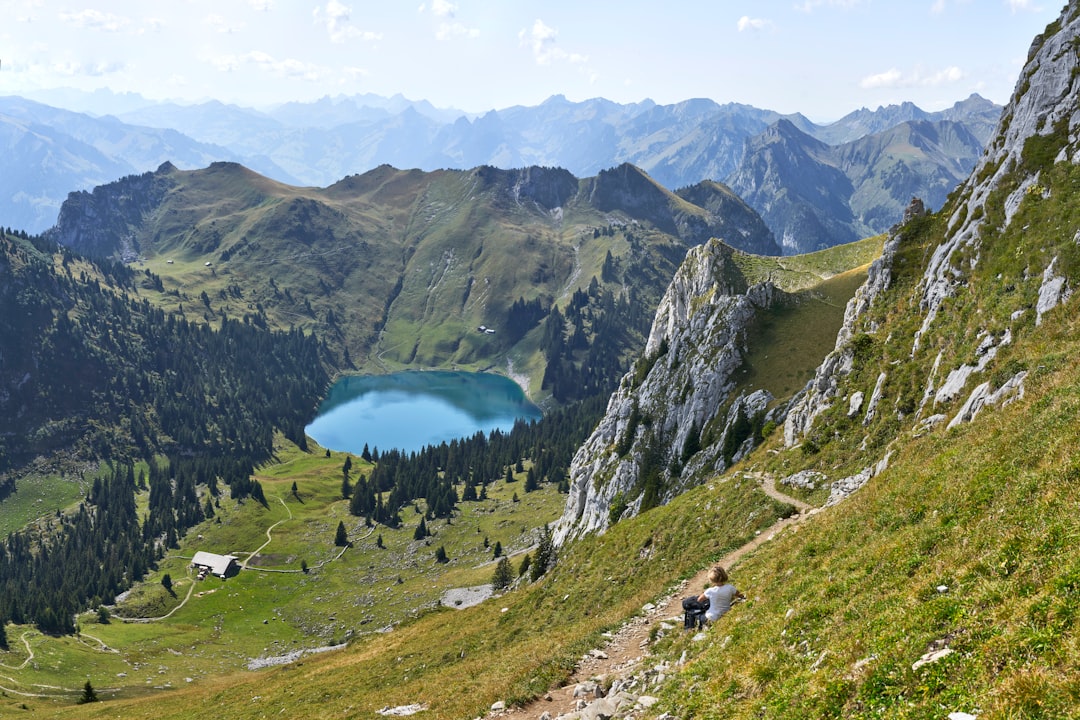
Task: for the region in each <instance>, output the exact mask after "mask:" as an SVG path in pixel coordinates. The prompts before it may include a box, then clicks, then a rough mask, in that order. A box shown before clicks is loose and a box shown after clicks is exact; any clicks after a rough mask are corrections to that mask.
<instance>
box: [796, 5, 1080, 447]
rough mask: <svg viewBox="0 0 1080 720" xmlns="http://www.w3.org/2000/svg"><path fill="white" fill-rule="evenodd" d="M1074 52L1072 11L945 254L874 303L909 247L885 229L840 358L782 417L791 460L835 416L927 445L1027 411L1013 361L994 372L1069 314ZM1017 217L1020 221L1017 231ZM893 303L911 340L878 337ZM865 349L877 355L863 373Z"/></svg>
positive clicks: (1079, 65)
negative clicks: (1060, 314)
mask: <svg viewBox="0 0 1080 720" xmlns="http://www.w3.org/2000/svg"><path fill="white" fill-rule="evenodd" d="M1078 41H1080V5H1078V4H1077V3H1075V2H1073V3H1070V5H1069V6H1068V7H1067V8H1066V9H1065V11H1064V13H1063V15H1062V18H1061V20H1060V21H1058V22H1056V23H1053V24H1052V25H1051V26H1050V27H1049V28H1048V29H1047V32H1046V33H1045V34H1044V35H1042V36H1039V37H1038V38H1036V40H1035V42H1034V44H1033V45H1032V48H1031V51H1030V53H1029V59H1028V63H1027V66H1026V67H1025V69H1024V71H1023V73H1022V74H1021V77H1020V80H1019V83H1018V85H1017V89H1016V92H1015V93H1014V96H1013V98H1012V100H1011V101H1010V103H1009V104H1008V106H1007V107H1006V108H1005V111H1004V113H1003V115H1002V117H1001V120H1000V122H999V124H998V128H997V132H996V134H995V136H994V139H993V140H992V141H991V143H990V146H989V148H988V150H987V152H986V154H985V155H984V156H983V158H982V159H981V160H980V161H979V163H978V165H977V166H976V167H975V169H974V170H973V172H972V173H971V175H970V177H969V178H968V179H967V180H966V181H965V182H964V183H963V184H962V185H961V186H960V188H959V191H958V192H957V194H956V199H955V201H954V202H953V203H952V204H951V205H949V206H948V207H947V208H946V211H947V215H944V216H943V217H941V218H938V219H936V220H937V221H938V222H939V223H940V224H941V225H942V226H943V229H944V240H943V241H941V242H940V243H939V244H937V245H935V246H933V247H930V248H928V249H927V250H926V251H925V252H926V256H927V257H928V260H926V261H925V262H926V265H925V269H924V270H922V272H921V277H919V278H918V279H917V281H916V282H913V283H911V287H910V288H909V289H907V290H904V291H903V294H902V295H899V296H895V297H891V298H889V299H888V301H887V302H886V303H882V302H880V299H881V297H882V296H883V295H885V294H886V293H887V292H888V290H889V286H890V281H891V278H892V272H893V270H894V269H895V268H893V263H894V259H895V258H896V256H897V255H898V252H902V241H903V237H904V235H905V233H906V232H908V231H911V232H913V233H914V234H916V235H917V234H918V229H917V228H908V227H906V226H905V227H897V228H894V230H893V234H892V235H891V237H890V239H889V242H888V243H887V244H886V249H885V253H884V255H883V257H882V258H881V259H880V260H879V261H878V262H877V263H875V264H874V267H873V268H872V269H871V272H870V279H869V280H868V281H867V284H866V286H864V287H863V288H862V289H861V290H860V291H859V293H858V295H857V296H856V298H855V299H854V300H852V302H851V303H850V305H849V307H848V317H847V318H846V321H845V324H844V328H843V329H842V330H841V332H840V335H839V336H838V338H837V343H836V349H835V350H834V352H833V353H831V354H830V355H829V356H828V357H827V358H826V360H825V361H824V363H822V365H821V366H820V367H819V368H818V371H817V373H816V375H815V377H814V380H813V381H812V382H811V383H810V384H809V385H808V386H807V387H806V389H805V390H804V391H803V392H802V393H801V394H800V396H799V397H798V398H797V400H796V401H795V402H794V403H793V404H792V406H791V409H790V412H789V414H788V416H787V418H786V422H785V428H784V439H785V443H786V445H787V446H789V447H790V446H793V445H795V444H797V443H799V442H800V441H802V440H803V439H804V437H805V436H807V435H808V434H809V433H811V431H812V429H813V427H814V424H815V419H816V418H818V417H819V416H821V415H823V414H825V413H827V412H829V413H830V415H832V416H833V417H831V419H830V421H831V422H832V423H833V424H834V425H835V422H836V417H835V416H836V415H838V414H839V413H844V414H846V415H847V417H848V418H849V419H861V420H862V423H861V425H862V426H863V427H865V426H867V425H870V423H872V422H873V420H874V418H875V417H887V418H890V419H891V421H892V422H894V423H895V422H897V421H899V426H898V427H900V428H911V430H912V431H913V432H915V433H925V432H929V431H931V430H932V429H933V428H935V427H937V426H939V425H940V426H942V427H949V428H951V427H955V426H956V425H958V424H961V423H965V422H970V421H972V420H973V419H974V418H975V417H976V415H977V414H978V413H979V412H980V411H981V410H983V409H984V408H986V407H991V406H994V405H1003V404H1006V403H1008V402H1011V401H1012V400H1014V399H1016V398H1020V397H1023V394H1024V382H1025V380H1026V379H1027V377H1028V376H1029V374H1030V369H1029V368H1027V367H1026V366H1025V364H1024V361H1023V360H1021V359H1019V358H1013V359H1011V360H1010V361H1007V362H1003V361H1002V360H1001V358H1002V357H1003V356H1007V355H1008V352H1009V347H1010V346H1011V345H1012V343H1013V339H1014V337H1016V336H1017V335H1018V334H1021V333H1029V332H1032V331H1033V328H1035V327H1038V326H1040V325H1041V324H1042V323H1043V322H1044V318H1045V317H1046V316H1047V313H1049V312H1051V311H1052V310H1053V309H1054V308H1055V307H1057V306H1058V305H1060V304H1062V303H1065V302H1067V301H1068V300H1069V299H1070V297H1071V296H1072V294H1073V289H1074V287H1075V283H1076V280H1075V278H1074V277H1070V274H1069V271H1068V270H1066V269H1065V267H1066V266H1068V267H1073V268H1075V267H1076V265H1075V263H1076V260H1077V246H1078V243H1080V229H1077V227H1075V226H1072V225H1070V224H1069V221H1068V218H1067V215H1068V212H1069V208H1070V207H1071V206H1070V205H1069V202H1070V200H1069V196H1070V193H1071V186H1062V183H1068V182H1069V181H1068V180H1067V179H1065V178H1067V177H1068V175H1069V174H1070V173H1071V172H1072V168H1071V167H1069V166H1070V165H1071V166H1075V165H1076V164H1077V163H1078V162H1080V113H1077V108H1078V107H1080V84H1078V83H1077V82H1076V78H1077V75H1078V73H1080V57H1078V56H1077V54H1076V52H1075V50H1074V48H1075V46H1076V43H1077V42H1078ZM1055 203H1059V204H1056V205H1055ZM913 214H914V215H917V214H918V213H913ZM1018 217H1024V218H1025V220H1024V221H1023V222H1024V224H1023V225H1022V226H1021V227H1016V225H1018V224H1019V223H1017V222H1015V220H1016V218H1018ZM989 298H993V300H988V299H989ZM890 303H891V304H892V305H893V306H901V307H912V308H915V309H916V322H915V323H914V327H915V328H916V329H915V330H914V331H913V332H912V331H911V330H906V331H901V332H897V331H896V330H895V329H894V328H892V327H887V326H885V327H883V328H882V331H881V332H879V325H880V324H881V323H882V319H883V318H884V317H886V316H887V315H888V312H889V311H888V308H887V307H885V306H886V305H888V304H890ZM946 307H947V308H948V312H947V313H946V312H944V309H945V308H946ZM886 330H887V332H885V331H886ZM882 335H884V337H882ZM860 343H861V345H862V346H863V347H865V348H868V349H869V348H872V350H868V351H867V352H866V353H864V354H865V355H866V356H867V357H866V358H864V360H863V361H860V360H859V358H858V355H859V345H860ZM875 355H878V357H875ZM889 358H891V359H889ZM886 360H888V361H886ZM856 375H857V376H859V379H858V380H851V378H854V377H855V376H856ZM875 378H876V380H875ZM920 389H921V390H920ZM893 432H894V433H896V432H898V431H893ZM868 434H869V431H868ZM893 437H896V435H894V436H893ZM864 445H865V441H864Z"/></svg>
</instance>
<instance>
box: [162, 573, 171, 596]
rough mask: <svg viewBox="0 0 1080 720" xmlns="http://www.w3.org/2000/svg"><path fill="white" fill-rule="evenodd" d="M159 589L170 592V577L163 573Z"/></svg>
mask: <svg viewBox="0 0 1080 720" xmlns="http://www.w3.org/2000/svg"><path fill="white" fill-rule="evenodd" d="M161 587H163V588H165V589H166V590H168V591H169V592H172V591H173V590H172V575H170V574H169V573H165V574H164V575H162V576H161Z"/></svg>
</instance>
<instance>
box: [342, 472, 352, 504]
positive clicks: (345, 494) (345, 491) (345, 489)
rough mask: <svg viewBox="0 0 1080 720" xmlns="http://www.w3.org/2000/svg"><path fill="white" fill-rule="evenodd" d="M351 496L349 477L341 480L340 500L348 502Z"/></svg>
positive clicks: (346, 476)
mask: <svg viewBox="0 0 1080 720" xmlns="http://www.w3.org/2000/svg"><path fill="white" fill-rule="evenodd" d="M351 496H352V483H350V482H349V476H348V475H345V477H343V478H341V499H342V500H348V499H349V498H350V497H351Z"/></svg>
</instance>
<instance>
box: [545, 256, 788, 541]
mask: <svg viewBox="0 0 1080 720" xmlns="http://www.w3.org/2000/svg"><path fill="white" fill-rule="evenodd" d="M732 253H733V250H732V249H731V248H730V247H728V246H726V245H724V244H723V243H721V242H719V241H716V240H713V241H710V242H708V243H706V244H705V245H702V246H699V247H696V248H693V249H692V250H691V251H690V252H689V253H688V254H687V257H686V260H685V261H684V263H683V265H682V267H681V268H680V269H679V271H678V273H676V275H675V278H674V279H673V280H672V282H671V285H670V286H669V287H668V290H667V292H666V293H665V295H664V298H663V299H662V300H661V302H660V305H659V307H658V308H657V311H656V316H655V319H654V321H653V326H652V330H651V332H650V335H649V340H648V343H647V345H646V348H645V353H644V355H643V357H642V358H641V359H640V360H639V361H638V363H637V365H636V366H635V367H633V368H631V370H630V371H629V372H628V373H627V374H626V376H624V377H623V379H622V381H621V382H620V384H619V387H618V389H617V390H616V391H615V392H614V394H612V396H611V399H610V400H609V402H608V407H607V412H606V413H605V415H604V417H603V419H602V420H601V421H600V423H599V425H598V426H597V428H596V430H595V431H594V432H593V434H592V435H591V436H590V437H589V439H588V440H586V442H585V443H584V444H583V445H582V446H581V448H579V449H578V452H577V454H576V455H575V457H574V461H573V463H572V465H571V467H570V483H571V487H570V496H569V499H568V501H567V505H566V509H565V511H564V513H563V516H562V517H561V518H560V520H559V522H558V523H557V524H556V527H555V531H554V536H555V541H556V543H560V544H561V543H562V542H564V541H566V540H567V539H568V538H571V537H575V536H577V535H580V534H583V533H587V532H593V531H602V530H604V529H605V528H606V527H607V526H608V523H609V522H610V520H611V519H612V515H613V514H614V515H615V516H616V519H617V517H618V516H622V515H632V514H635V513H636V512H638V511H639V510H640V509H641V507H642V505H643V503H644V504H645V506H646V507H648V506H651V505H652V504H659V503H662V502H664V501H666V500H668V499H670V498H671V497H673V496H675V495H677V494H678V493H679V492H682V491H683V490H685V489H686V488H687V487H689V486H691V485H692V484H694V483H695V482H697V480H696V479H695V478H697V477H698V476H699V472H700V471H703V470H705V471H708V472H714V471H720V470H723V469H724V468H725V467H727V465H728V464H730V463H731V462H733V461H734V460H736V459H738V458H739V457H740V454H741V453H743V452H745V451H746V450H747V449H748V448H749V446H750V445H752V442H748V441H751V440H752V439H751V438H750V437H749V435H747V434H746V433H747V428H748V427H749V426H750V425H751V423H750V422H749V419H751V418H763V417H764V414H765V411H766V406H767V405H768V404H769V403H770V402H771V400H772V399H773V398H772V396H771V395H769V393H767V392H765V391H760V390H759V391H756V392H750V393H747V394H745V395H743V394H739V395H736V394H735V390H736V387H737V378H736V374H737V373H738V371H739V370H740V368H741V367H742V363H743V356H744V353H745V337H744V336H745V332H746V329H747V327H748V325H749V323H750V322H751V321H752V320H753V319H754V317H755V314H756V313H757V312H758V311H760V310H762V309H764V308H768V307H770V306H772V305H773V304H774V303H775V302H777V301H778V300H779V299H780V298H781V296H783V292H782V291H781V290H779V289H777V288H776V287H775V286H774V285H773V284H772V283H770V282H765V283H761V284H755V285H752V286H751V285H748V284H747V282H746V280H745V279H744V278H743V276H742V274H741V272H740V271H739V269H738V267H737V266H736V264H735V263H734V262H733V260H732Z"/></svg>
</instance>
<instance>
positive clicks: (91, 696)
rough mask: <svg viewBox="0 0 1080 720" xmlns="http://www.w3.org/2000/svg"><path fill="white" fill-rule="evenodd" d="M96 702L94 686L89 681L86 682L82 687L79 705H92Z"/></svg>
mask: <svg viewBox="0 0 1080 720" xmlns="http://www.w3.org/2000/svg"><path fill="white" fill-rule="evenodd" d="M97 701H98V696H97V693H96V692H95V691H94V686H93V685H91V684H90V681H89V680H87V681H86V684H85V685H83V691H82V697H80V698H79V704H80V705H85V704H86V703H92V702H97Z"/></svg>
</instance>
